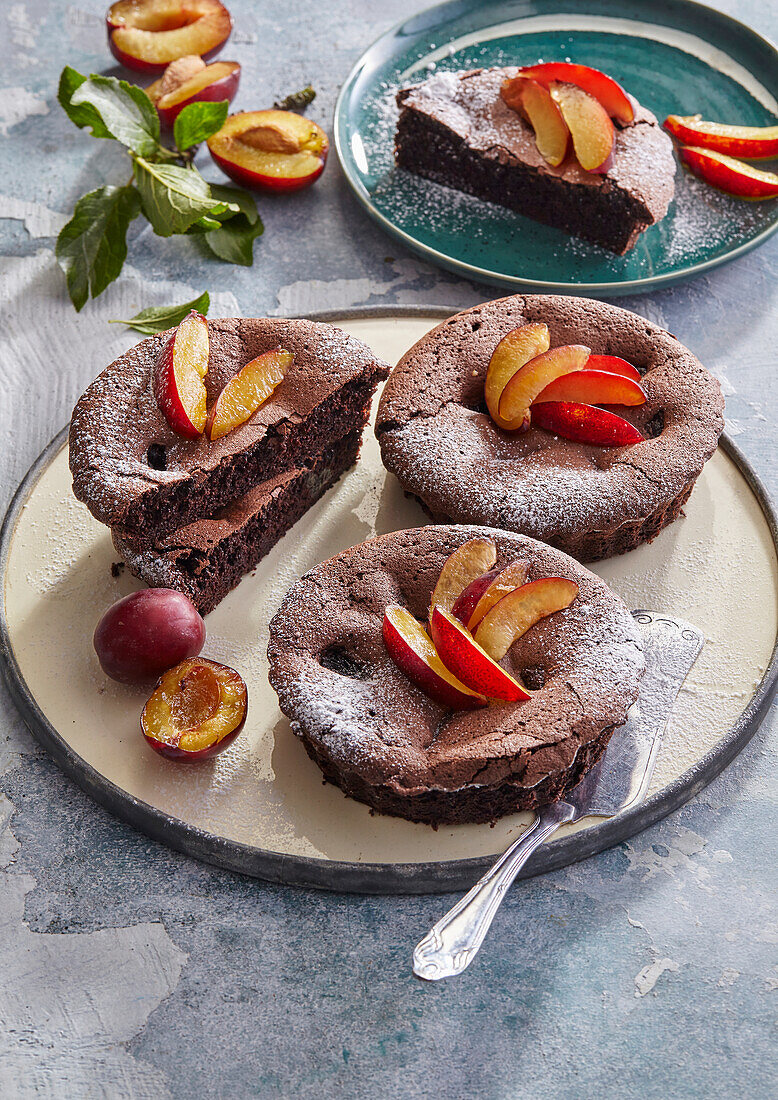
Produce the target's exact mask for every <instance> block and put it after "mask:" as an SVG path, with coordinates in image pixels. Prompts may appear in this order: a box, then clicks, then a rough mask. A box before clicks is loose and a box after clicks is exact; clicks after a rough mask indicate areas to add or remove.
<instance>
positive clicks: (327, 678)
mask: <svg viewBox="0 0 778 1100" xmlns="http://www.w3.org/2000/svg"><path fill="white" fill-rule="evenodd" d="M474 538H486V539H491V540H493V541H494V543H495V546H496V549H497V566H498V568H500V569H502V568H504V567H505V566H506V565H508V564H509V563H511V562H513V561H516V560H522V561H526V562H528V563H529V573H528V578H529V580H537V579H539V578H542V577H551V576H554V577H566V578H568V579H569V580H572V581H574V582H575V583H577V585H578V586H579V594H578V596H577V598H576V599H575V600H574V601H573V603H572V604H571V605H570V606H569V607H568V608H566V609H565V610H564V611H559V612H557V613H556V614H552V615H550V616H548V617H547V618H545V619H542V620H541V621H540V622H538V623H536V624H535V625H534V626H532V627H531V628H530V629H529V630H528V631H527V632H526V633H525V634H524V635H523V636H522V637H520V638H519V639H518V640H517V641H515V642H514V644H513V645H512V646H511V648H510V649H509V650H508V652H507V654H506V655H505V657H504V658H503V659H502V662H501V663H502V664H503V666H504V667H505V669H506V670H507V671H508V672H509V673H511V674H512V675H514V676H517V677H519V678H520V679H521V680H522V681H523V682H524V684H525V685H526V687H527V688H528V689H530V690H531V695H530V697H529V699H527V700H525V701H523V702H517V703H505V702H502V703H501V702H495V703H493V704H492V705H489V706H487V707H484V708H483V709H481V710H448V709H445V708H444V707H442V706H441V705H440V704H439V703H437V702H435V701H434V700H433V699H431V698H430V697H429V696H428V695H427V694H425V692H423V691H421V690H420V689H419V688H418V687H416V686H415V685H414V684H413V683H412V682H411V681H410V680H409V679H408V677H407V676H406V675H405V673H404V672H401V671H400V669H399V668H398V667H397V665H396V664H395V663H394V661H393V660H392V657H391V656H390V654H389V650H388V649H387V646H386V643H385V642H384V639H383V636H382V626H383V620H384V612H385V610H386V607H387V605H388V604H393V603H398V604H400V605H401V606H402V607H405V608H407V609H408V611H409V612H410V613H411V614H412V615H414V616H415V617H416V619H417V620H420V621H424V620H425V619H426V618H427V614H428V610H429V603H430V598H431V596H432V592H433V590H434V587H435V583H436V581H437V579H438V577H439V575H440V571H441V568H442V567H443V564H444V562H445V561H446V559H447V557H448V556H449V555H450V554H451V553H452V552H453V551H454V550H456V549H457V548H458V547H460V546H461V545H462V544H463V543H464V542H466V541H467V540H469V539H474ZM268 657H269V660H270V683H271V684H272V686H273V688H274V689H275V691H276V692H277V694H278V699H279V704H280V707H281V710H282V711H283V712H284V714H286V715H287V717H288V718H289V719H290V721H291V724H292V730H293V732H294V733H295V734H297V736H298V737H300V738H301V739H302V742H303V744H304V746H305V748H306V750H307V752H308V753H309V755H310V756H311V757H312V758H313V760H314V761H315V762H316V763H317V765H318V766H319V768H321V770H322V772H323V773H324V776H325V778H326V779H328V780H329V781H330V782H332V783H336V784H337V785H338V786H339V787H341V788H342V789H343V790H344V791H345V792H346V794H348V795H350V796H351V797H352V798H356V799H359V800H360V801H362V802H367V803H368V804H369V805H370V806H372V807H374V808H375V809H376V810H379V811H380V812H381V813H389V814H396V815H399V816H400V817H405V818H409V819H410V820H411V821H425V822H429V823H430V824H432V825H439V824H444V823H452V824H453V823H455V822H465V821H472V822H486V821H494V820H495V819H496V818H498V817H500V816H502V815H503V814H507V813H514V812H515V811H517V810H522V809H534V808H536V807H537V806H541V805H544V804H545V803H547V802H553V801H555V800H556V799H558V798H561V797H563V796H564V794H565V792H567V791H568V790H570V789H571V788H572V787H574V786H575V784H576V783H577V782H578V781H579V780H580V779H581V777H582V776H583V775H584V773H585V772H586V771H587V770H588V769H589V768H591V767H592V766H593V765H594V764H595V763H596V761H597V760H598V759H599V757H600V756H601V755H602V753H603V752H604V751H605V748H606V747H607V744H608V741H609V739H610V736H611V734H612V733H613V730H614V729H615V728H617V727H618V726H620V725H621V724H622V723H623V722H624V721H625V719H626V717H627V711H628V709H629V707H630V705H631V704H632V703H633V702H634V701H635V699H636V698H637V695H638V689H639V684H640V679H641V677H642V675H643V670H644V667H645V661H644V656H643V645H642V640H641V637H640V632H639V630H638V627H637V625H636V623H635V621H634V620H633V618H632V616H631V615H630V613H629V611H628V610H627V608H626V607H625V606H624V604H623V603H622V602H621V600H620V599H619V598H618V596H616V595H615V593H614V592H612V591H611V589H610V588H608V586H607V585H606V584H605V582H604V581H602V580H601V579H600V578H599V577H596V576H595V575H594V574H593V573H590V572H589V570H588V569H585V568H584V567H583V566H581V565H579V564H578V563H577V562H575V561H573V559H572V558H570V557H568V556H567V555H566V554H563V553H561V552H560V551H559V550H555V549H552V548H551V547H550V546H545V545H544V544H542V543H539V542H535V541H534V540H533V539H528V538H525V537H523V536H521V535H515V534H509V533H508V532H506V531H495V530H493V529H490V528H488V527H470V526H451V527H422V528H416V529H415V530H409V531H394V532H392V533H391V534H388V535H382V536H380V537H379V538H375V539H370V540H369V541H368V542H363V543H361V544H360V545H359V546H353V547H351V548H350V549H349V550H345V551H344V552H343V553H341V554H338V555H336V556H335V557H334V558H330V560H329V561H325V562H323V563H322V564H321V565H318V566H316V568H315V569H312V570H310V572H308V573H306V574H305V576H304V577H302V578H301V579H300V580H299V581H298V582H297V583H296V584H295V585H294V586H293V587H292V588H291V589H290V591H289V592H288V594H287V595H286V597H285V599H284V601H283V603H282V604H281V607H280V608H279V610H278V612H277V613H276V615H275V618H274V619H273V620H272V622H271V623H270V645H269V648H268Z"/></svg>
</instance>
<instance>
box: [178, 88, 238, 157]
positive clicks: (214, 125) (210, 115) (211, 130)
mask: <svg viewBox="0 0 778 1100" xmlns="http://www.w3.org/2000/svg"><path fill="white" fill-rule="evenodd" d="M229 108H230V103H229V100H228V99H225V100H223V101H222V102H221V103H190V104H189V105H188V106H187V107H184V109H183V111H181V112H180V113H179V115H178V116H177V118H176V121H175V122H174V124H173V137H174V138H175V142H176V145H177V146H178V148H179V149H180V150H181V152H182V153H183V151H184V149H190V148H191V147H192V146H193V145H199V144H200V142H201V141H206V140H207V138H209V137H210V136H211V134H215V133H216V132H217V130H221V128H222V126H223V125H224V120H225V119H226V118H227V111H228V110H229Z"/></svg>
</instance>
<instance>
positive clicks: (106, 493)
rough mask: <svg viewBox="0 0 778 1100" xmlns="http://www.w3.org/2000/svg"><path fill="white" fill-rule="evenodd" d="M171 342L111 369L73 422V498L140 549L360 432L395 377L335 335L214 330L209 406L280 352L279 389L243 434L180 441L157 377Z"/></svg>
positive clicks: (151, 345)
mask: <svg viewBox="0 0 778 1100" xmlns="http://www.w3.org/2000/svg"><path fill="white" fill-rule="evenodd" d="M170 335H171V334H170V333H169V332H168V333H162V334H161V335H159V336H152V337H150V338H149V339H148V340H144V341H142V342H141V343H140V344H138V345H137V346H136V347H134V348H132V349H131V350H130V351H128V352H127V353H126V355H123V356H121V358H119V359H117V360H116V362H115V363H113V364H112V365H111V366H110V367H108V368H107V369H106V370H105V371H103V373H102V374H101V375H100V376H99V377H98V378H97V379H96V380H95V381H94V382H93V383H92V384H91V386H89V388H88V389H87V391H86V393H85V394H84V395H83V396H82V397H81V399H80V400H79V402H78V404H77V405H76V408H75V411H74V413H73V420H72V423H71V427H70V468H71V471H72V474H73V491H74V493H75V495H76V496H77V497H78V499H79V500H81V501H83V502H84V503H85V504H86V505H87V507H88V508H89V510H90V511H91V512H92V514H93V515H94V516H95V518H96V519H98V520H100V521H101V522H102V523H106V524H108V525H109V526H110V527H112V528H114V529H116V530H117V533H118V535H119V537H120V538H122V539H126V540H131V541H132V543H133V544H134V545H135V546H136V547H138V548H140V547H143V546H146V547H149V548H151V547H153V546H154V545H156V544H157V543H158V541H159V539H160V538H164V536H166V535H168V534H170V533H171V532H173V531H175V530H177V529H178V528H180V527H183V526H185V525H188V524H191V523H194V522H196V521H198V520H201V519H202V518H203V517H204V516H207V515H211V514H212V513H214V512H216V511H217V510H218V509H220V508H222V507H223V506H224V505H226V504H228V503H229V502H230V501H232V500H234V499H235V498H236V497H240V496H243V495H244V494H245V493H247V492H249V491H251V490H252V489H254V488H256V487H257V486H259V485H261V484H262V483H263V482H265V481H267V480H268V479H270V478H273V477H276V476H277V475H279V474H280V473H282V472H284V471H286V470H292V469H296V468H298V467H301V466H303V465H304V464H305V463H306V462H307V461H308V460H310V459H311V458H313V457H315V456H318V455H320V454H321V453H322V452H323V451H324V450H326V449H327V448H328V447H330V446H332V444H333V443H335V442H336V441H337V440H340V439H343V438H344V437H345V436H347V435H348V434H349V433H351V432H352V431H353V430H354V429H355V428H358V427H360V426H361V425H362V424H363V422H364V410H365V408H366V407H367V406H368V405H369V403H370V400H371V398H372V395H373V392H374V389H375V386H376V384H377V383H378V381H379V380H380V379H382V378H385V377H386V374H387V373H388V367H387V365H386V364H385V363H383V362H381V361H380V360H379V359H377V358H376V357H375V355H374V354H373V352H372V351H371V350H370V348H368V347H367V346H366V345H365V344H363V343H361V342H360V341H359V340H355V339H353V338H352V337H350V336H348V335H347V334H346V333H345V332H343V331H341V330H340V329H337V328H334V327H333V326H331V325H326V324H318V323H315V322H312V321H302V320H285V319H280V318H239V317H231V318H225V319H222V320H214V321H208V335H209V341H210V352H209V359H208V373H207V375H206V377H205V379H204V382H205V387H206V390H207V396H208V405H209V407H212V405H213V402H215V400H216V398H217V397H218V396H219V394H220V393H221V392H222V390H223V389H224V387H225V385H226V384H227V382H229V381H230V380H231V379H232V378H234V377H235V375H236V374H237V373H238V372H239V371H240V370H241V368H242V367H243V366H244V365H245V364H246V363H248V362H249V361H251V360H254V359H255V358H256V357H258V356H260V355H262V354H264V353H265V352H268V351H270V350H272V349H276V348H279V347H282V348H284V349H286V350H287V351H288V352H291V353H292V356H293V359H292V363H291V366H290V367H289V369H288V371H287V373H286V375H285V377H284V379H283V381H282V383H281V384H280V385H279V386H278V388H277V389H276V391H275V392H274V393H273V394H272V396H271V397H270V398H269V399H268V400H267V401H265V402H264V404H262V405H261V407H260V408H259V409H258V410H257V411H256V412H254V413H253V415H251V416H250V417H249V418H248V419H247V420H246V421H245V422H244V423H242V424H240V426H239V427H236V428H235V430H233V431H229V432H228V434H225V435H223V436H222V437H221V438H218V439H213V440H211V439H208V437H207V435H199V436H198V437H197V438H195V439H187V438H184V437H183V436H182V435H181V434H179V433H177V432H176V431H174V430H173V429H172V428H171V427H170V425H169V424H168V422H167V420H166V419H165V416H164V415H163V413H162V411H161V409H160V406H159V405H158V403H157V399H156V397H155V395H154V392H153V386H152V370H153V368H154V365H155V363H156V360H157V357H158V356H159V354H160V351H161V349H162V347H163V345H164V344H165V342H166V341H167V340H168V339H169V338H170Z"/></svg>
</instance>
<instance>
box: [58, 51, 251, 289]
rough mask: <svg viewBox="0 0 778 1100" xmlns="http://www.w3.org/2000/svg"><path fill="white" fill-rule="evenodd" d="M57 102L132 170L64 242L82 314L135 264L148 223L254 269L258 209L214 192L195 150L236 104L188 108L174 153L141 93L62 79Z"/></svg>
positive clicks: (240, 195) (238, 195)
mask: <svg viewBox="0 0 778 1100" xmlns="http://www.w3.org/2000/svg"><path fill="white" fill-rule="evenodd" d="M57 98H58V100H59V102H60V105H61V106H62V108H63V110H64V111H65V113H66V114H67V116H68V118H69V119H70V120H71V122H73V123H75V125H76V126H78V127H80V128H81V129H82V130H83V129H88V130H91V133H92V136H93V137H95V138H104V139H110V140H113V141H118V142H119V143H120V144H121V145H123V146H124V147H125V148H126V150H127V153H128V156H129V157H130V160H131V161H132V178H131V180H130V182H129V183H127V184H125V185H124V186H123V187H113V186H107V187H99V188H97V190H95V191H90V192H88V194H86V195H84V196H82V198H80V199H79V200H78V202H77V203H76V205H75V208H74V210H73V216H72V217H71V219H70V221H69V222H68V223H67V225H66V226H64V228H63V229H62V231H61V233H60V235H59V237H58V238H57V249H56V255H57V260H58V262H59V265H60V267H61V268H62V270H63V271H64V272H65V278H66V280H67V287H68V293H69V294H70V297H71V300H72V302H73V305H74V306H75V307H76V309H77V310H80V309H82V308H83V306H84V305H85V303H86V301H87V299H88V298H89V297H90V295H91V297H92V298H96V297H97V296H98V294H102V292H103V291H104V290H105V288H106V287H107V286H108V285H109V283H112V282H113V280H114V279H116V278H117V277H118V275H119V273H120V271H121V269H122V266H123V264H124V261H125V259H126V257H127V230H128V228H129V226H130V223H131V222H132V221H133V220H134V219H135V218H137V217H138V216H139V215H141V214H142V215H143V216H144V217H145V218H146V220H147V221H148V222H149V224H150V225H151V228H152V229H153V230H154V232H155V233H156V234H157V235H158V236H160V237H171V236H173V235H177V234H178V235H180V234H198V235H199V236H200V238H201V239H202V240H203V241H204V242H205V244H206V245H207V246H208V247H209V248H210V250H211V251H212V252H213V253H214V255H216V256H218V257H219V258H220V259H222V260H227V261H228V262H229V263H234V264H242V265H244V266H246V267H250V266H251V264H252V263H253V258H254V257H253V244H254V240H255V239H256V238H257V237H258V236H259V235H260V234H261V233H262V232H263V228H264V227H263V225H262V221H261V219H260V217H259V214H258V213H257V208H256V204H255V202H254V199H253V198H252V197H251V195H249V194H248V193H247V192H245V191H241V190H239V189H237V188H234V187H222V186H221V185H219V184H209V183H208V182H207V181H206V180H205V179H203V177H202V176H201V175H200V173H199V172H198V171H197V169H196V168H195V167H194V165H193V164H192V158H193V155H194V149H195V147H196V146H197V145H199V144H200V142H202V141H205V140H206V139H207V138H209V137H210V136H211V135H212V134H215V133H216V132H217V130H220V129H221V128H222V126H223V125H224V120H225V119H226V117H227V110H228V103H227V101H226V100H225V101H224V102H223V103H190V104H189V105H188V106H187V107H184V109H183V110H182V111H181V112H180V114H179V115H178V117H177V118H176V121H175V128H174V131H173V138H174V142H175V149H168V148H167V147H166V146H164V145H162V144H161V141H160V129H159V117H158V115H157V112H156V109H155V107H154V104H153V103H152V102H151V100H150V99H149V97H148V96H147V95H146V93H145V92H144V91H143V89H142V88H138V87H136V86H135V85H134V84H128V83H127V81H126V80H117V79H116V78H115V77H111V76H100V75H95V74H93V75H92V76H90V77H86V76H83V75H82V74H81V73H79V72H76V70H75V69H71V68H70V67H69V66H68V67H66V68H65V69H63V71H62V75H61V77H60V81H59V91H58V94H57Z"/></svg>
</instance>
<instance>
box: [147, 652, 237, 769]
mask: <svg viewBox="0 0 778 1100" xmlns="http://www.w3.org/2000/svg"><path fill="white" fill-rule="evenodd" d="M247 712H248V692H247V690H246V685H245V683H244V681H243V677H242V676H241V675H240V673H238V672H236V671H235V669H234V668H230V667H229V666H228V665H220V664H218V663H217V662H216V661H210V660H208V659H207V658H205V657H190V658H188V659H187V660H186V661H182V662H181V664H179V665H176V666H175V668H171V669H169V670H168V671H167V672H165V673H164V674H163V675H162V676H161V677H160V680H159V682H158V684H157V686H156V687H155V688H154V691H153V693H152V695H151V697H150V698H149V700H148V702H147V703H146V706H145V707H144V708H143V714H142V715H141V720H140V725H141V730H142V731H143V736H144V737H145V738H146V740H147V741H148V743H149V745H150V746H151V747H152V749H154V751H155V752H158V753H159V754H160V755H161V756H166V757H167V758H168V759H169V760H202V759H204V758H206V757H209V756H215V755H216V754H217V753H219V752H221V751H222V750H223V749H225V748H226V747H227V746H228V745H229V744H230V743H231V742H232V741H234V740H235V738H236V737H237V736H238V734H239V733H240V731H241V729H242V728H243V723H244V722H245V721H246V714H247Z"/></svg>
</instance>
